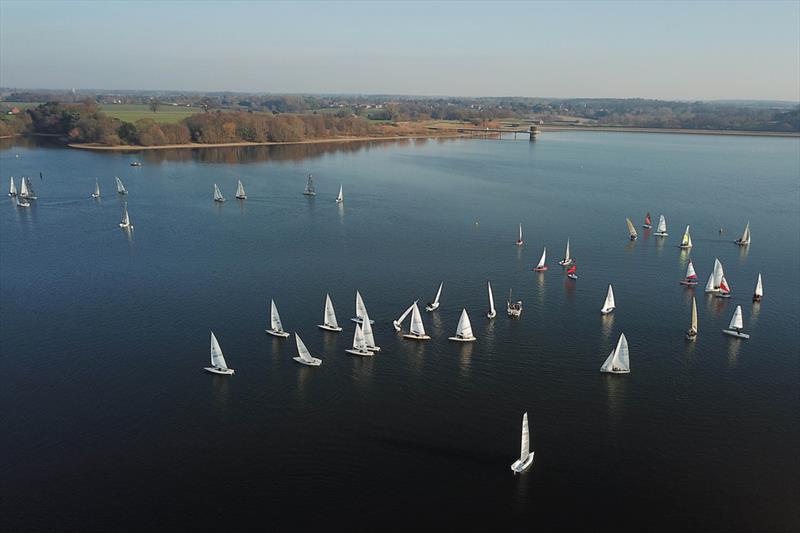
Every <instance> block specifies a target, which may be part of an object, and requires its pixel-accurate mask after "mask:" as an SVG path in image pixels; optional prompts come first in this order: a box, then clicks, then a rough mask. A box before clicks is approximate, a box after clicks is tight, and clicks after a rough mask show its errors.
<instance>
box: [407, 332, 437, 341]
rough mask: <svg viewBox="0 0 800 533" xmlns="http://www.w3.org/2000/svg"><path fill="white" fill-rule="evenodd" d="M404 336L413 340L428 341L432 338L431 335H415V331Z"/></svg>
mask: <svg viewBox="0 0 800 533" xmlns="http://www.w3.org/2000/svg"><path fill="white" fill-rule="evenodd" d="M403 338H404V339H411V340H412V341H428V340H430V339H431V337H430V335H414V334H413V333H406V334H405V335H403Z"/></svg>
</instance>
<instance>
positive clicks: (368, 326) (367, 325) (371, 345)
mask: <svg viewBox="0 0 800 533" xmlns="http://www.w3.org/2000/svg"><path fill="white" fill-rule="evenodd" d="M361 331H362V332H363V333H364V342H365V343H366V345H367V350H369V351H370V352H380V351H381V348H380V346H378V345H377V344H375V335H374V333H372V321H371V320H370V319H369V314H368V313H367V310H366V309H364V321H363V322H362V323H361Z"/></svg>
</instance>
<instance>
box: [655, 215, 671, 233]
mask: <svg viewBox="0 0 800 533" xmlns="http://www.w3.org/2000/svg"><path fill="white" fill-rule="evenodd" d="M653 235H655V236H656V237H666V236H667V235H669V233H667V219H666V218H664V215H659V216H658V226H657V227H656V230H655V231H654V232H653Z"/></svg>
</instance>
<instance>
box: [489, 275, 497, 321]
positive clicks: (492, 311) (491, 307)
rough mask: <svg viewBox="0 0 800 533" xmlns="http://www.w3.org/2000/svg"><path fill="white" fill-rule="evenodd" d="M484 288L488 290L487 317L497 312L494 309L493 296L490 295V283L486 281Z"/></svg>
mask: <svg viewBox="0 0 800 533" xmlns="http://www.w3.org/2000/svg"><path fill="white" fill-rule="evenodd" d="M486 286H487V287H488V288H489V315H490V316H494V315H495V314H497V312H496V311H495V309H494V294H492V282H491V281H487V282H486Z"/></svg>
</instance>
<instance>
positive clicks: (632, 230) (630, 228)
mask: <svg viewBox="0 0 800 533" xmlns="http://www.w3.org/2000/svg"><path fill="white" fill-rule="evenodd" d="M625 223H626V224H627V225H628V233H629V234H630V236H631V238H632V239H635V238H636V237H637V233H636V228H634V227H633V222H631V219H629V218H626V219H625Z"/></svg>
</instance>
